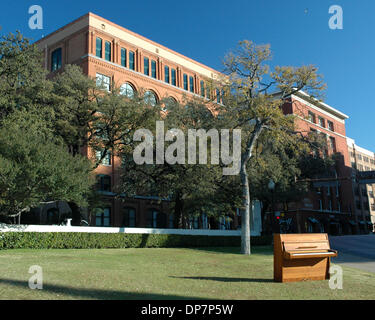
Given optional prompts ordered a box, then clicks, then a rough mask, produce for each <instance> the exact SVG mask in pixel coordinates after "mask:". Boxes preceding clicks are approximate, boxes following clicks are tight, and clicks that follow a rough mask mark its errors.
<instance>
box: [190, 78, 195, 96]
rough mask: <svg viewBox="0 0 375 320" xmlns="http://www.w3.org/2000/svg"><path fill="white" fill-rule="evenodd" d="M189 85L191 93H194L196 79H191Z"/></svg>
mask: <svg viewBox="0 0 375 320" xmlns="http://www.w3.org/2000/svg"><path fill="white" fill-rule="evenodd" d="M189 84H190V92H193V93H194V78H193V77H192V76H190V77H189Z"/></svg>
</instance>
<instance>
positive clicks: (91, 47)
mask: <svg viewBox="0 0 375 320" xmlns="http://www.w3.org/2000/svg"><path fill="white" fill-rule="evenodd" d="M90 39H91V40H90V45H89V49H88V53H89V54H93V55H95V47H94V44H95V43H96V42H95V31H90Z"/></svg>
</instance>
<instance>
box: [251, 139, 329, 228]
mask: <svg viewBox="0 0 375 320" xmlns="http://www.w3.org/2000/svg"><path fill="white" fill-rule="evenodd" d="M304 140H305V142H306V143H307V144H308V145H309V148H305V149H303V150H302V151H301V152H300V153H299V154H296V153H295V152H294V149H291V148H290V146H288V145H284V144H283V143H278V142H277V141H276V142H275V141H274V139H273V136H272V135H269V134H268V135H267V132H266V133H265V134H264V135H263V136H262V137H261V138H260V139H258V141H257V147H256V148H255V150H254V156H253V160H252V161H250V163H249V167H248V173H249V178H250V179H249V180H250V181H249V184H250V193H251V194H252V195H253V198H255V199H257V200H259V201H261V202H262V205H263V206H262V221H263V222H264V221H265V212H266V211H267V209H269V206H270V205H271V204H273V203H279V204H284V208H287V207H288V203H290V202H294V201H298V200H300V199H301V198H302V197H303V196H304V195H306V194H307V192H308V190H309V187H310V183H309V182H308V179H314V178H316V177H317V176H318V175H324V176H327V173H328V172H329V171H330V170H331V169H332V166H333V164H334V160H333V158H332V157H323V153H321V154H320V152H321V151H323V150H324V149H325V148H326V147H327V140H326V139H324V138H323V139H322V136H319V135H315V134H309V136H306V137H304ZM311 151H312V152H311ZM270 180H272V181H273V182H274V183H275V188H274V190H269V188H268V182H269V181H270ZM265 228H266V226H265V225H264V224H263V230H264V231H265V232H267V231H270V230H265Z"/></svg>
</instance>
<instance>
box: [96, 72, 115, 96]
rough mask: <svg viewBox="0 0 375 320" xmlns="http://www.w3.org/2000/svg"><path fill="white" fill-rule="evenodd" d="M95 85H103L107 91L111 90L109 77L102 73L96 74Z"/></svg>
mask: <svg viewBox="0 0 375 320" xmlns="http://www.w3.org/2000/svg"><path fill="white" fill-rule="evenodd" d="M96 85H97V86H98V87H104V88H105V90H107V91H108V92H109V91H111V77H108V76H106V75H104V74H101V73H97V74H96Z"/></svg>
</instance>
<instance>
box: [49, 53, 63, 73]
mask: <svg viewBox="0 0 375 320" xmlns="http://www.w3.org/2000/svg"><path fill="white" fill-rule="evenodd" d="M61 52H62V50H61V48H58V49H56V50H55V51H53V52H52V58H51V71H52V72H53V71H56V70H59V69H60V68H61V64H62V58H61Z"/></svg>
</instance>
